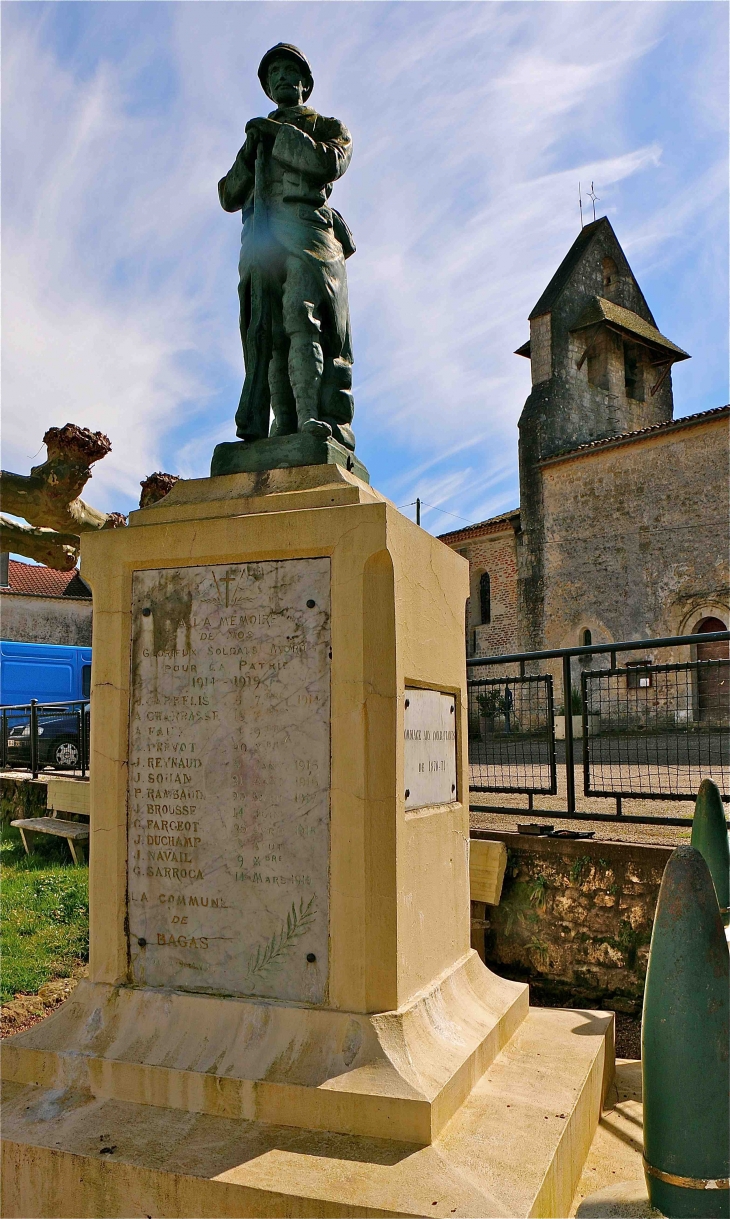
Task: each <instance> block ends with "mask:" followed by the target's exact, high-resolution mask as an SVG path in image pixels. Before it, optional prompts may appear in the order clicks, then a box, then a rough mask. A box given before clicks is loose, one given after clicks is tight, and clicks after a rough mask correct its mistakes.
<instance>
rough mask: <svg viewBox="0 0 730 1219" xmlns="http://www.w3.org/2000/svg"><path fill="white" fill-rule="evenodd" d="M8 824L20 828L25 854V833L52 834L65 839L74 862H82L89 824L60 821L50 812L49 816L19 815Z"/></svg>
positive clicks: (27, 850) (26, 849) (27, 848)
mask: <svg viewBox="0 0 730 1219" xmlns="http://www.w3.org/2000/svg"><path fill="white" fill-rule="evenodd" d="M10 824H11V825H14V826H16V827H17V829H19V830H20V837H21V838H22V839H23V846H24V847H25V853H26V855H30V846H29V845H28V839H27V838H26V834H28V835H30V834H54V835H55V836H56V837H58V838H65V839H66V841H67V843H68V846H69V850H70V852H71V858H72V859H73V861H74V863H75V864H82V863H83V862H84V843H87V842H88V841H89V826H88V825H84V823H83V822H81V821H62V820H61V818H60V817H57V816H56V815H55V813H52V814H51V816H50V817H20V818H19V819H18V820H17V821H11V822H10Z"/></svg>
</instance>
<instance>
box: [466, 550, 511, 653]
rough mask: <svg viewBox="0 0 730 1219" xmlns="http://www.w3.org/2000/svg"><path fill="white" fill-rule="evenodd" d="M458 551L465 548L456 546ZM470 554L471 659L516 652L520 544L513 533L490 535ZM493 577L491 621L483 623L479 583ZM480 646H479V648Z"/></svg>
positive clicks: (468, 551) (491, 584) (468, 645)
mask: <svg viewBox="0 0 730 1219" xmlns="http://www.w3.org/2000/svg"><path fill="white" fill-rule="evenodd" d="M455 549H463V547H459V546H455ZM466 550H467V556H466V557H467V558H468V560H469V573H470V589H471V593H470V597H469V638H468V639H467V647H468V652H469V655H472V656H491V655H498V654H499V653H500V652H513V651H516V650H517V649H518V648H519V646H520V644H519V631H518V621H517V542H516V539H515V535H514V532H513V530H512V528H511V527H510V529H509V532H504V533H497V534H491V535H490V534H487V535H486V536H485V537H482V538H480V539H479V540H478V541H476V542H472V543H471V544H470V545H469V546H468V547H466ZM483 572H488V573H489V578H490V586H491V620H490V622H489V623H482V622H481V616H480V596H479V581H480V579H481V575H482V573H483ZM475 645H476V646H475Z"/></svg>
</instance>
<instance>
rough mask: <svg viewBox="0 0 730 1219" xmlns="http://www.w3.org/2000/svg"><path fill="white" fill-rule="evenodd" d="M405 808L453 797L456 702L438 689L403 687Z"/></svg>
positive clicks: (422, 806) (417, 806)
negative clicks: (404, 691)
mask: <svg viewBox="0 0 730 1219" xmlns="http://www.w3.org/2000/svg"><path fill="white" fill-rule="evenodd" d="M404 722H405V728H404V746H403V749H404V761H405V767H404V772H405V788H406V793H405V794H406V810H409V809H413V808H424V807H425V806H427V805H433V804H451V803H452V802H453V801H454V800H456V703H455V701H454V695H453V694H442V693H441V691H440V690H417V689H413V688H408V689H406V693H405V716H404Z"/></svg>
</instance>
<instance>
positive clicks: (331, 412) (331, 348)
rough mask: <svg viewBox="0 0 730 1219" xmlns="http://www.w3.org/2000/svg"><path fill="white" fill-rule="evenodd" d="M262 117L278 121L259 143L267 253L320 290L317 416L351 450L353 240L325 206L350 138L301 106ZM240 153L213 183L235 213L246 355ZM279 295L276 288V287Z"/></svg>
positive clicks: (246, 197)
mask: <svg viewBox="0 0 730 1219" xmlns="http://www.w3.org/2000/svg"><path fill="white" fill-rule="evenodd" d="M269 118H272V119H275V120H276V121H277V122H278V123H281V124H282V126H281V129H280V130H279V132H278V133H277V135H276V138H275V140H274V141H273V145H272V144H271V142H267V144H266V161H265V200H266V213H267V237H266V241H267V243H268V246H269V250H268V256H269V260H270V261H271V263H272V264H274V263H275V262H276V261H277V257H279V258H280V259H282V257H284V258H285V257H286V255H293V256H294V257H295V258H297V259H300V260H302V261H303V262H304V263H306V265H307V269H308V272H309V274H310V275H311V276H312V277H313V279H314V282H315V283H316V284H317V285H318V286H319V289H320V293H321V302H320V307H319V310H318V311H319V312H320V313H321V316H320V317H318V318H317V322H318V323H319V331H320V337H319V341H320V342H321V345H322V349H323V354H324V360H325V367H324V372H323V377H322V389H321V406H320V411H319V417H320V419H323V420H325V421H327V422H331V423H332V424H333V425H336V426H335V427H334V430H335V435H336V436H337V434H338V432H339V433H341V435H340V436H338V439H341V440H342V441H343V442H344V443H346V444H348V447H354V438H352V439H351V437H352V433H351V430H350V428H349V424H350V423H351V421H352V414H353V402H352V392H351V389H352V341H351V333H350V314H349V307H348V300H347V274H346V270H345V258H346V257H348V256H349V255H350V254H351V253H352V252H353V251H354V243H353V242H352V236H351V234H350V232H349V229H348V228H347V225H346V224H345V222H344V221H343V220H342V217H341V216H340V215H339V213H338V212H336V211H335V210H334V209H333V208H331V207H330V206H329V203H328V199H329V196H330V194H331V192H332V184H333V183H334V182H336V181H337V179H338V178H340V177H342V175H343V174H344V172H345V170H346V169H347V167H348V165H349V164H350V158H351V156H352V139H351V137H350V133H349V131H348V130H347V128H346V127H345V126H344V124H343V123H341V122H339V120H338V119H334V118H325V117H323V116H322V115H320V114H317V112H316V111H315V110H312V109H311V108H310V107H308V106H288V107H281V108H279V109H277V110H274V111H272V112H271V114H270V115H269ZM242 154H243V149H241V151H240V152H239V154H238V156H237V157H236V160H235V162H234V164H233V166H232V168H231V169H230V170H229V172H228V173H227V174H226V176H225V178H222V179H221V181H220V183H219V184H218V192H219V195H220V201H221V205H222V207H223V208H224V209H225V210H226V211H228V212H235V211H238V210H239V209H240V210H241V211H242V218H243V232H242V237H241V258H240V262H239V273H240V288H239V292H240V299H241V337H242V340H243V344H244V353H245V351H246V341H245V340H246V330H247V327H248V324H249V321H250V305H249V304H248V302H249V300H250V286H249V285H250V279H251V270H252V266H253V265H254V258H256V259H257V261H258V265H260V253H261V252H260V249H258V248H257V250H254V246H253V206H254V204H253V201H254V174H253V172H252V170H250V169H249V168H248V167H247V165H246V164H245V162H244V159H243V155H242ZM279 290H280V289H279Z"/></svg>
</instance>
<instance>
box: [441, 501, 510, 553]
mask: <svg viewBox="0 0 730 1219" xmlns="http://www.w3.org/2000/svg"><path fill="white" fill-rule="evenodd" d="M519 515H520V510H519V508H513V509H512V511H511V512H502V513H500V515H499V516H490V517H489V519H488V520H486V521H477V523H476V524H475V525H466V526H465V528H464V529H453V530H452V531H451V533H440V534H439V535H438V537H439V541H440V542H446V543H448V544H449V545H452V544H453V543H455V542H462V541H464V542H466V541H468V539H469V538H471V537H473V536H474V534H475V533H499V531H500V530H501V529H503V528H504V526H505V525H506V524H507V523H508V522H509V521H512V520H514V519H515V518H519Z"/></svg>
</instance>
